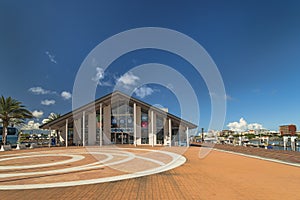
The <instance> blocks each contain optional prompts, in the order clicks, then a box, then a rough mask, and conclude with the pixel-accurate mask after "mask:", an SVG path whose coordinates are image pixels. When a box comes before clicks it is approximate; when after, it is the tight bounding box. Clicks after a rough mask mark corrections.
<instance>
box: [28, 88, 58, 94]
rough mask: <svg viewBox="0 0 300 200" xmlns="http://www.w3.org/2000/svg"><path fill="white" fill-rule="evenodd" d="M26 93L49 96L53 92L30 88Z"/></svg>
mask: <svg viewBox="0 0 300 200" xmlns="http://www.w3.org/2000/svg"><path fill="white" fill-rule="evenodd" d="M28 91H29V92H32V93H33V94H50V93H54V92H51V91H50V90H45V89H44V88H42V87H32V88H29V90H28Z"/></svg>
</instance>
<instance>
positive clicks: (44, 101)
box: [41, 99, 55, 106]
mask: <svg viewBox="0 0 300 200" xmlns="http://www.w3.org/2000/svg"><path fill="white" fill-rule="evenodd" d="M41 104H42V105H45V106H50V105H53V104H55V100H53V99H51V100H49V99H45V100H43V101H41Z"/></svg>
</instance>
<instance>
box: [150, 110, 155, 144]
mask: <svg viewBox="0 0 300 200" xmlns="http://www.w3.org/2000/svg"><path fill="white" fill-rule="evenodd" d="M151 136H152V147H153V146H154V115H153V110H151Z"/></svg>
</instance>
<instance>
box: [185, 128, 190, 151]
mask: <svg viewBox="0 0 300 200" xmlns="http://www.w3.org/2000/svg"><path fill="white" fill-rule="evenodd" d="M186 146H187V147H189V146H190V144H189V127H186Z"/></svg>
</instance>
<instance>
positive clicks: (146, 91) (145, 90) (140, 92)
mask: <svg viewBox="0 0 300 200" xmlns="http://www.w3.org/2000/svg"><path fill="white" fill-rule="evenodd" d="M153 92H154V90H153V89H152V88H150V87H147V86H142V87H140V88H137V89H135V90H134V93H135V95H136V96H138V97H140V98H144V97H146V96H149V95H151V94H152V93H153Z"/></svg>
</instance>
